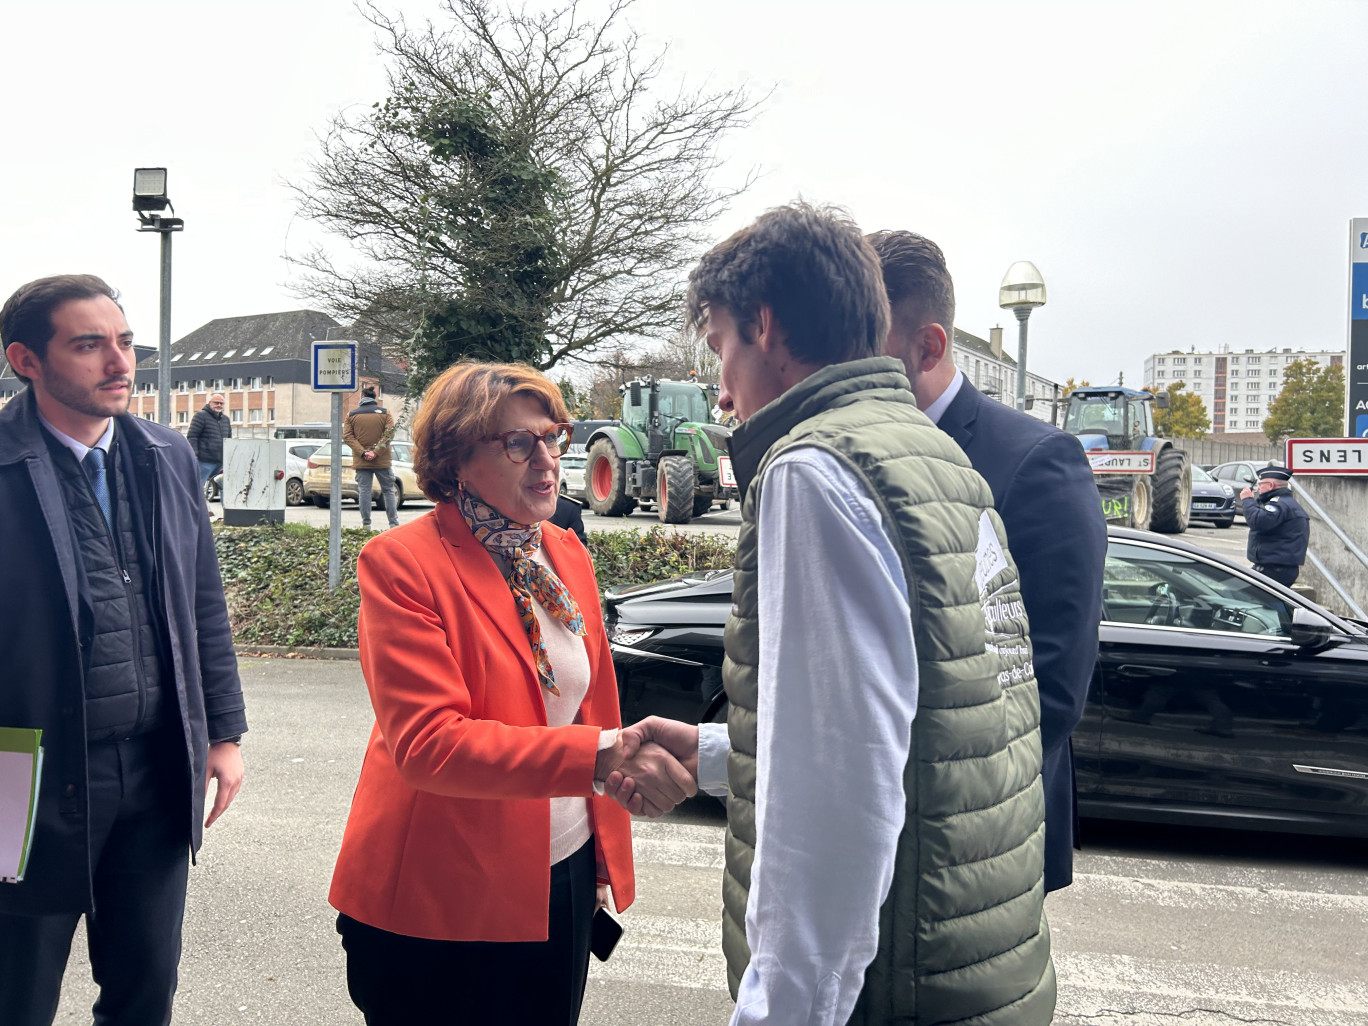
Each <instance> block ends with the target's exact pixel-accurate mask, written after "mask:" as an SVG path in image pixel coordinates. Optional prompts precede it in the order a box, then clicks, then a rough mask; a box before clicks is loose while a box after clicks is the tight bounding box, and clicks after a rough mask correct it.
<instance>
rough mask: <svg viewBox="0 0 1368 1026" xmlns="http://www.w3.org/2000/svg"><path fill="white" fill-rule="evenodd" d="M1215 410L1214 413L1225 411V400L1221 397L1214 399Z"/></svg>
mask: <svg viewBox="0 0 1368 1026" xmlns="http://www.w3.org/2000/svg"><path fill="white" fill-rule="evenodd" d="M1215 412H1216V413H1225V400H1223V399H1217V400H1216V409H1215Z"/></svg>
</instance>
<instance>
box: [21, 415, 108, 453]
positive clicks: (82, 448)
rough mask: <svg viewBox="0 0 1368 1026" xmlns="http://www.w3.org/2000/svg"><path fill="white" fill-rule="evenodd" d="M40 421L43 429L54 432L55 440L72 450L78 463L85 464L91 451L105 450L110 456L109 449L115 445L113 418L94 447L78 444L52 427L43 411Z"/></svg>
mask: <svg viewBox="0 0 1368 1026" xmlns="http://www.w3.org/2000/svg"><path fill="white" fill-rule="evenodd" d="M38 420H39V422H40V423H41V424H42V425H43V427H45V428H47V429H48V430H49V431H51V432H52V437H53V438H55V439H57V441H59V442H61V443H62V444H63V445H65V446H66V447H67V448H68V449H70V450H71V455H73V456H75V457H76V462H77V463H82V462H84V461H85V458H86V454H87V453H89V452H90V450H91V449H103V450H104V452H105V455H106V456H108V455H109V447H110V446H112V445H113V444H114V418H113V417H110V418H109V423H108V424H107V425H105V429H104V434H102V435H101V436H100V438H99V441H97V442H96V443H95V444H94V445H86V444H85V443H84V442H78V441H76V439H74V438H72V437H71V436H70V435H69V434H67V433H66V432H65V431H59V430H58V429H57V428H55V427H53V426H52V424H51V422H50V421H49V420H48V419H47V418H46V417H44V416H43V414H42V411H41V410H40V411H39V413H38Z"/></svg>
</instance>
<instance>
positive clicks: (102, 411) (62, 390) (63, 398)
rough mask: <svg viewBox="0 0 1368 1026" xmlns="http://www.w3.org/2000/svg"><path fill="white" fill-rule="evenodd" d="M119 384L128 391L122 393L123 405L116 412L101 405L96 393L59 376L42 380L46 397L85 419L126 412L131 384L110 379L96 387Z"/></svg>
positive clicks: (131, 389) (130, 394)
mask: <svg viewBox="0 0 1368 1026" xmlns="http://www.w3.org/2000/svg"><path fill="white" fill-rule="evenodd" d="M120 383H122V384H126V385H128V391H126V392H125V393H124V397H123V404H122V405H121V406H120V407H119V408H118V409H117V410H113V411H111V410H110V409H109V407H108V405H101V403H100V401H99V398H98V394H97V393H96V394H92V392H90V391H88V390H86V389H83V388H81V387H79V386H77V385H74V384H72V383H71V381H69V380H68V379H67V378H64V377H62V376H61V375H59V374H48V375H46V376H45V377H44V379H43V385H44V386H45V387H46V389H47V392H48V395H50V396H52V398H54V399H56V400H57V401H58V402H59V403H61V404H62V405H63V406H65V407H67V408H68V409H72V410H75V411H76V412H77V413H83V414H85V415H86V416H87V417H113V416H118V415H119V414H122V413H127V412H128V403H129V401H130V400H131V399H132V398H133V383H132V382H131V381H130V380H129V379H128V378H122V377H120V378H110V379H108V380H107V381H101V382H100V384H99V385H98V386H96V387H97V388H104V387H105V386H106V385H115V384H120Z"/></svg>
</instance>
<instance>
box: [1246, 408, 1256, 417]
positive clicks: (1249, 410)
mask: <svg viewBox="0 0 1368 1026" xmlns="http://www.w3.org/2000/svg"><path fill="white" fill-rule="evenodd" d="M1245 415H1246V416H1249V417H1257V416H1258V415H1259V408H1258V407H1257V406H1246V407H1245Z"/></svg>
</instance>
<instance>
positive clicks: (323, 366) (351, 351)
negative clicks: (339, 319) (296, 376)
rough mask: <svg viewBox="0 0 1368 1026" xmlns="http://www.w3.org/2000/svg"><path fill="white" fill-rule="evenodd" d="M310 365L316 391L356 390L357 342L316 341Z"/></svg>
mask: <svg viewBox="0 0 1368 1026" xmlns="http://www.w3.org/2000/svg"><path fill="white" fill-rule="evenodd" d="M310 366H311V368H312V374H311V375H310V377H311V380H312V383H313V390H314V391H315V392H355V391H356V389H357V381H356V343H355V342H343V341H334V342H315V343H314V344H313V360H312V362H311V364H310Z"/></svg>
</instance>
